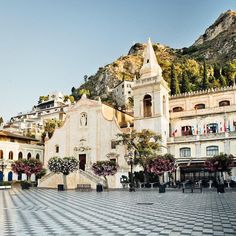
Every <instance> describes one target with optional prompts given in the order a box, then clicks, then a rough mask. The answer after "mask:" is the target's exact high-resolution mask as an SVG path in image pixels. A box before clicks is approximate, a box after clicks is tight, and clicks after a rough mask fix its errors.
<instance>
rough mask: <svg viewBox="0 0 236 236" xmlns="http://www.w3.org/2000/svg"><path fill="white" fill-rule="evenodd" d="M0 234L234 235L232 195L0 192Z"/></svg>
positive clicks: (235, 218)
mask: <svg viewBox="0 0 236 236" xmlns="http://www.w3.org/2000/svg"><path fill="white" fill-rule="evenodd" d="M0 235H3V236H5V235H7V236H8V235H16V236H18V235H50V236H51V235H63V236H64V235H86V236H87V235H115V236H119V235H128V236H131V235H150V236H151V235H174V236H176V235H219V236H222V235H231V236H232V235H236V192H227V193H224V194H218V193H216V192H210V191H207V192H203V193H182V192H180V191H170V192H166V193H158V192H157V191H137V192H128V191H127V192H126V191H109V192H101V193H97V192H78V191H64V192H61V191H60V192H58V191H57V190H46V189H33V188H32V189H31V190H23V191H22V190H19V189H11V190H1V191H0Z"/></svg>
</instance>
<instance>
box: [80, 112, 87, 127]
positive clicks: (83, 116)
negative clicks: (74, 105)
mask: <svg viewBox="0 0 236 236" xmlns="http://www.w3.org/2000/svg"><path fill="white" fill-rule="evenodd" d="M87 123H88V122H87V114H86V113H81V114H80V126H87Z"/></svg>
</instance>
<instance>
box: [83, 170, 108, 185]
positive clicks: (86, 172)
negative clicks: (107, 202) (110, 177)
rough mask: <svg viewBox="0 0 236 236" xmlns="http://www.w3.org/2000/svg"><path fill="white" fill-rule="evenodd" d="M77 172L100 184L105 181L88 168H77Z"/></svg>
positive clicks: (104, 183)
mask: <svg viewBox="0 0 236 236" xmlns="http://www.w3.org/2000/svg"><path fill="white" fill-rule="evenodd" d="M78 172H79V173H80V174H81V175H83V176H84V177H85V178H87V179H89V180H91V181H92V182H94V183H95V184H98V183H100V184H102V185H104V186H105V185H106V182H105V180H104V179H103V178H101V177H99V176H97V175H95V174H94V173H93V172H91V171H90V170H78Z"/></svg>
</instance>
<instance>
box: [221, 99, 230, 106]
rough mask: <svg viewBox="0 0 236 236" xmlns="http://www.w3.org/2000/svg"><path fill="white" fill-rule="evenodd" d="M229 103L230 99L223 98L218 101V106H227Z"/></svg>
mask: <svg viewBox="0 0 236 236" xmlns="http://www.w3.org/2000/svg"><path fill="white" fill-rule="evenodd" d="M229 105H230V101H229V100H224V101H221V102H219V107H224V106H229Z"/></svg>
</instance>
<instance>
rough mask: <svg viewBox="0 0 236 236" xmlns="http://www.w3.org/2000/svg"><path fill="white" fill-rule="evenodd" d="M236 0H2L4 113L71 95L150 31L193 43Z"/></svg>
mask: <svg viewBox="0 0 236 236" xmlns="http://www.w3.org/2000/svg"><path fill="white" fill-rule="evenodd" d="M229 9H231V10H236V0H119V1H117V0H40V1H32V0H20V1H19V0H10V1H4V0H0V35H1V36H0V88H1V90H0V116H2V117H3V119H4V121H5V122H6V121H7V120H9V119H10V117H12V116H15V115H17V114H18V113H19V112H25V111H30V110H31V108H32V107H33V106H34V105H36V104H37V102H38V98H39V96H41V95H47V94H49V93H51V92H53V91H61V92H63V93H64V94H70V92H71V88H72V87H76V88H77V87H79V86H80V85H81V84H82V83H83V77H84V75H88V76H89V75H93V74H95V73H96V71H97V70H98V68H99V67H102V66H105V65H107V64H109V63H111V62H112V61H114V60H116V59H117V58H119V57H120V56H122V55H125V54H127V53H128V51H129V49H130V47H131V46H132V45H133V44H134V43H137V42H140V43H145V42H147V40H148V38H149V37H150V38H151V40H152V42H154V43H157V42H158V43H162V44H165V45H168V46H170V47H173V48H182V47H188V46H190V45H192V44H193V43H194V41H195V40H196V39H197V38H198V37H199V36H200V35H201V34H203V33H204V31H205V30H206V29H207V27H209V26H210V25H211V24H212V23H213V22H214V21H215V20H216V19H217V18H218V17H219V15H220V14H221V13H222V12H225V11H227V10H229Z"/></svg>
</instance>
